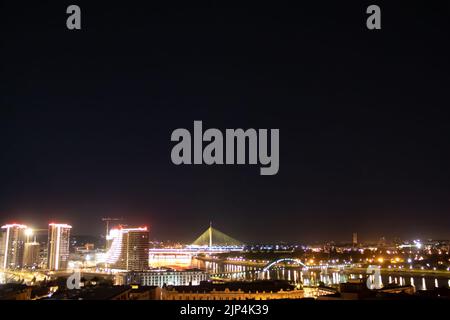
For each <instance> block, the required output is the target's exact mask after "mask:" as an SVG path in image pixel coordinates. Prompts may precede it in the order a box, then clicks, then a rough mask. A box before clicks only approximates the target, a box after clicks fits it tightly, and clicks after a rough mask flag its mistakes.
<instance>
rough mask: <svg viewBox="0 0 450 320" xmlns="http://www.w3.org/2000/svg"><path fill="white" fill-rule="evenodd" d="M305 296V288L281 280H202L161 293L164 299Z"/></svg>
mask: <svg viewBox="0 0 450 320" xmlns="http://www.w3.org/2000/svg"><path fill="white" fill-rule="evenodd" d="M303 297H304V295H303V290H301V289H298V288H297V287H296V286H294V285H291V284H290V283H289V282H288V281H281V280H274V281H271V280H261V281H253V282H248V281H237V282H227V283H211V282H202V283H201V284H200V285H198V286H169V287H166V288H163V290H162V293H161V299H162V300H274V299H302V298H303Z"/></svg>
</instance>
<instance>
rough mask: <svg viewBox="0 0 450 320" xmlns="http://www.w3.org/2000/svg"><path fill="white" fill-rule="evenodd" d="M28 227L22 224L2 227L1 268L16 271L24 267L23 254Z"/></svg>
mask: <svg viewBox="0 0 450 320" xmlns="http://www.w3.org/2000/svg"><path fill="white" fill-rule="evenodd" d="M26 230H27V227H26V226H25V225H22V224H7V225H4V226H2V237H1V239H2V241H1V268H3V269H14V268H21V267H22V266H23V253H24V246H25V239H26V232H25V231H26Z"/></svg>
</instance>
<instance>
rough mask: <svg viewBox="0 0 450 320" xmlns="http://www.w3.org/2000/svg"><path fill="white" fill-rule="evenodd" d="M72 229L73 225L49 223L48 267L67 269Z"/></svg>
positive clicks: (51, 268)
mask: <svg viewBox="0 0 450 320" xmlns="http://www.w3.org/2000/svg"><path fill="white" fill-rule="evenodd" d="M70 229H72V226H70V225H68V224H59V223H50V224H49V225H48V251H47V252H48V256H47V268H48V269H50V270H65V269H67V263H68V260H69V244H70Z"/></svg>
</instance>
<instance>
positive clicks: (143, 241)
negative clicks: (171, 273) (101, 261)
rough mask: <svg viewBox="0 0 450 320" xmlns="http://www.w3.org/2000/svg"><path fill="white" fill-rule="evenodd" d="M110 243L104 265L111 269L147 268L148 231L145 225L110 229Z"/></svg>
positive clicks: (135, 269)
mask: <svg viewBox="0 0 450 320" xmlns="http://www.w3.org/2000/svg"><path fill="white" fill-rule="evenodd" d="M107 240H109V241H110V242H111V245H110V247H109V249H108V252H107V253H106V265H107V267H108V268H111V269H119V270H128V271H142V270H147V269H148V259H149V231H148V229H147V227H140V228H118V229H111V230H110V233H109V236H108V238H107Z"/></svg>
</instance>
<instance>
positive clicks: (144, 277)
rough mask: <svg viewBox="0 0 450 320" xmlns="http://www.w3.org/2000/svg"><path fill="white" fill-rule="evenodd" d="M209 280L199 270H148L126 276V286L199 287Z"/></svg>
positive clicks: (204, 273) (205, 274)
mask: <svg viewBox="0 0 450 320" xmlns="http://www.w3.org/2000/svg"><path fill="white" fill-rule="evenodd" d="M207 280H209V274H208V273H207V272H204V271H202V270H199V269H188V270H182V271H176V270H170V269H169V270H164V269H163V270H150V271H146V272H132V273H129V274H127V275H126V281H125V283H126V284H139V285H141V286H157V287H161V288H162V287H163V286H187V285H194V286H195V285H199V284H200V283H201V282H202V281H207Z"/></svg>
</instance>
